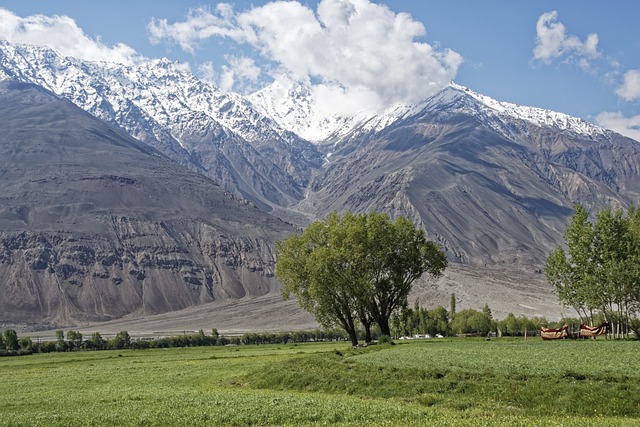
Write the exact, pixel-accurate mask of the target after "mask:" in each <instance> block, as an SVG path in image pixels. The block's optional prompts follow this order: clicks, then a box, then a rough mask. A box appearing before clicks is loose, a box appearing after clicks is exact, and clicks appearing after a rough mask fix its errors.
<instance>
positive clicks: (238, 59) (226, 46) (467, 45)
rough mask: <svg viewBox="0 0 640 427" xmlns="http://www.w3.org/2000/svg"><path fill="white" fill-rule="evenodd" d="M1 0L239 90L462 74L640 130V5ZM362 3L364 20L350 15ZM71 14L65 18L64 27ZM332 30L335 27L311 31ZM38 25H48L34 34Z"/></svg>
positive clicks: (19, 23) (91, 48)
mask: <svg viewBox="0 0 640 427" xmlns="http://www.w3.org/2000/svg"><path fill="white" fill-rule="evenodd" d="M225 5H227V6H225ZM272 6H273V7H272ZM0 7H1V8H4V9H5V11H4V15H3V16H4V18H2V21H0V38H6V39H8V40H10V41H14V42H20V41H22V42H24V41H25V38H26V41H28V42H30V43H35V44H39V43H41V44H55V43H59V44H60V43H62V46H68V45H69V44H70V43H71V42H70V41H69V40H72V39H81V40H80V41H78V42H77V43H76V46H75V48H76V49H79V51H80V52H89V53H91V52H94V56H93V57H92V58H95V57H96V55H97V56H98V57H100V55H102V56H103V57H104V59H110V58H111V56H115V57H116V58H117V57H125V58H130V57H134V56H139V57H144V58H160V57H167V58H169V59H172V60H176V61H180V62H182V63H188V64H189V68H190V69H191V71H192V72H194V73H195V74H198V75H200V76H202V77H205V78H207V79H209V80H211V81H212V82H214V83H216V84H217V85H218V86H221V87H223V88H225V89H228V90H236V91H244V92H247V91H251V90H254V89H258V88H260V87H261V86H263V85H265V84H267V83H268V82H270V81H272V80H273V79H274V78H277V76H278V75H282V74H287V75H288V76H290V77H293V78H296V79H300V78H303V79H304V78H308V79H310V81H311V82H312V83H313V82H318V81H327V82H329V81H330V82H332V84H337V85H340V87H342V88H343V89H344V90H345V91H347V93H349V94H351V96H352V97H357V96H359V95H358V94H362V93H363V92H366V91H367V90H370V91H371V94H373V95H371V94H369V95H368V96H363V98H362V99H363V102H364V100H366V102H371V100H372V99H374V98H372V96H375V99H376V100H377V102H381V103H385V102H386V103H390V102H395V101H398V100H409V101H415V99H414V98H416V97H423V96H426V95H429V94H430V91H431V90H432V89H429V88H430V87H433V88H437V87H439V86H441V85H442V84H443V82H444V81H446V80H450V79H453V80H454V81H455V82H457V83H459V84H461V85H464V86H467V87H469V88H471V89H473V90H475V91H477V92H480V93H482V94H484V95H488V96H490V97H492V98H495V99H497V100H500V101H509V102H514V103H517V104H521V105H530V106H536V107H542V108H549V109H552V110H556V111H560V112H564V113H567V114H570V115H574V116H577V117H582V118H584V119H586V120H589V121H591V122H596V123H599V124H602V125H605V126H607V127H610V128H613V129H615V130H618V131H620V132H624V133H626V134H627V135H630V136H632V137H635V138H636V139H640V29H639V28H640V27H638V26H637V21H638V17H640V2H637V1H635V0H622V1H616V2H604V1H600V0H565V1H561V2H559V1H547V0H537V1H513V0H510V1H504V0H494V1H471V0H468V1H461V0H447V1H438V2H435V1H419V0H387V1H384V2H381V1H378V2H370V1H369V0H322V1H320V2H318V1H311V0H307V1H304V0H303V1H300V2H288V3H281V4H279V7H274V5H273V4H271V5H269V4H268V2H266V1H261V0H253V1H235V2H230V3H223V4H221V3H219V2H205V1H191V0H188V1H187V0H185V1H169V0H133V1H128V2H123V1H119V0H114V1H111V2H88V1H80V0H66V1H46V2H45V1H25V0H15V1H14V0H0ZM356 10H357V11H358V13H360V15H361V16H362V17H363V19H362V20H360V21H356V20H353V19H350V18H349V17H352V16H353V14H354V13H355V12H354V11H356ZM36 14H41V15H44V16H46V17H48V21H46V20H44V21H46V22H44V21H43V19H42V17H40V18H37V17H34V15H36ZM405 14H406V15H405ZM7 16H9V17H11V19H7V18H6V17H7ZM65 16H66V17H68V18H70V20H66V21H65V22H64V23H63V24H64V25H63V24H60V22H57V21H61V18H60V17H65ZM346 18H349V19H348V22H347V20H345V19H346ZM365 18H366V19H365ZM38 19H40V21H43V22H44V23H43V22H40V21H39V20H38ZM3 21H4V22H3ZM69 21H71V22H72V24H69ZM316 21H318V22H316ZM330 23H331V24H330ZM11 25H15V26H16V28H11ZM38 25H39V26H38ZM394 25H395V27H394ZM398 26H400V27H401V28H398ZM43 27H46V31H45V30H43ZM325 27H326V28H329V27H331V28H332V29H333V31H332V32H331V33H328V32H327V33H321V34H320V37H319V38H317V37H307V36H308V33H309V32H314V31H316V32H317V31H324V30H325V29H326V28H325ZM32 28H35V29H36V30H38V31H34V32H33V34H32V35H30V36H29V35H28V34H25V33H28V32H29V31H31V29H32ZM391 31H393V34H389V33H388V32H391ZM27 36H28V37H27ZM20 37H22V38H20ZM341 37H344V39H341ZM318 40H320V42H318ZM387 40H388V41H387ZM65 43H66V45H65ZM407 43H409V44H407ZM95 45H97V47H96V46H95ZM412 45H413V46H412ZM415 46H417V48H416V49H414V47H415ZM334 51H336V52H338V51H339V53H336V54H335V55H333V54H332V52H334ZM70 52H75V51H73V50H71V51H70ZM78 55H80V56H81V55H82V53H80V54H78ZM118 55H120V56H118ZM345 55H347V56H346V57H345ZM345 58H349V60H347V59H345ZM403 61H404V62H403ZM376 73H378V74H376Z"/></svg>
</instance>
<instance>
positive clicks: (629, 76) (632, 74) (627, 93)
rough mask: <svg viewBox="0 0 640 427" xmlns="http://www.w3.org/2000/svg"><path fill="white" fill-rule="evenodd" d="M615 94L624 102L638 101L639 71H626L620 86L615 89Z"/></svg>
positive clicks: (639, 95)
mask: <svg viewBox="0 0 640 427" xmlns="http://www.w3.org/2000/svg"><path fill="white" fill-rule="evenodd" d="M616 94H617V95H618V96H619V97H620V98H622V99H624V100H625V101H634V100H636V99H640V70H629V71H627V72H626V73H625V74H624V81H623V83H622V85H620V86H619V87H618V88H617V89H616Z"/></svg>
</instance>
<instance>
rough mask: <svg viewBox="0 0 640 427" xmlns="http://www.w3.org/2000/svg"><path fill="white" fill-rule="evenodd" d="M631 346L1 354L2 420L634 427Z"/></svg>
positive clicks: (515, 342)
mask: <svg viewBox="0 0 640 427" xmlns="http://www.w3.org/2000/svg"><path fill="white" fill-rule="evenodd" d="M635 344H636V343H634V342H623V341H605V340H600V341H568V342H542V341H541V340H539V339H538V340H533V341H532V340H527V341H524V340H523V339H499V340H491V341H489V342H487V341H485V340H476V339H468V338H467V339H453V340H449V339H444V340H430V341H412V342H410V343H404V344H400V345H396V346H393V347H392V346H371V347H368V348H366V349H357V350H353V349H351V348H350V347H347V346H346V345H345V344H344V343H342V344H341V343H320V344H317V343H313V344H298V345H289V344H288V345H283V344H277V345H263V346H239V347H219V346H218V347H206V348H179V349H162V350H144V351H140V350H116V351H104V352H63V353H55V352H54V353H51V354H41V355H33V356H30V357H22V358H15V357H14V358H2V359H0V372H2V381H0V420H1V421H0V425H7V426H9V425H11V426H27V425H29V426H47V427H58V426H69V425H92V426H96V427H100V426H112V425H118V426H141V425H146V426H164V425H224V426H248V425H260V426H283V425H296V426H297V425H300V426H319V425H331V426H335V427H343V426H362V425H378V426H383V425H387V426H394V425H402V426H407V427H409V426H424V425H429V426H448V427H460V426H472V427H473V426H500V427H505V426H546V425H555V426H560V425H561V426H564V427H578V426H580V427H583V426H587V427H589V426H638V425H640V416H639V415H638V412H639V411H640V402H639V400H640V390H638V387H640V386H639V384H640V381H638V380H639V379H640V378H638V372H640V369H638V368H640V366H638V363H639V362H638V359H637V358H636V357H635V354H636V352H637V348H636V347H637V346H636V345H635ZM119 356H121V357H119ZM594 360H596V361H598V363H591V362H592V361H594ZM541 361H543V363H541ZM52 396H54V397H55V398H52Z"/></svg>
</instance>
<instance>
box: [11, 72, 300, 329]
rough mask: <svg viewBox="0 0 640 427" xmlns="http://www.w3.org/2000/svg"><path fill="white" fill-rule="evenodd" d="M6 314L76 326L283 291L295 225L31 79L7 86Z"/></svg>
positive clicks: (30, 319)
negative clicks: (279, 262)
mask: <svg viewBox="0 0 640 427" xmlns="http://www.w3.org/2000/svg"><path fill="white" fill-rule="evenodd" d="M0 117H2V121H0V321H2V320H7V321H24V322H51V323H57V324H72V323H75V322H82V321H95V320H106V319H113V318H117V317H121V316H125V315H144V314H153V313H163V312H167V311H173V310H180V309H182V308H186V307H189V306H192V305H196V304H200V303H204V302H209V301H213V300H221V299H228V298H241V297H244V296H261V295H264V294H267V293H269V292H274V291H276V290H277V282H276V280H275V279H274V277H273V275H274V265H275V262H274V256H273V249H274V248H273V245H274V242H275V241H276V240H280V239H284V238H285V237H286V236H287V234H288V233H290V232H292V231H293V230H294V228H293V227H292V226H290V225H288V224H286V223H284V222H282V221H281V220H278V219H275V218H273V217H271V216H269V215H268V214H265V213H263V212H260V211H258V209H256V207H255V206H253V205H252V204H250V203H247V202H244V201H241V200H238V199H237V198H235V197H234V196H232V195H231V194H230V193H229V192H227V191H225V190H223V189H222V188H221V187H220V186H219V185H217V184H216V183H215V182H213V181H211V180H210V179H209V178H206V177H204V176H202V175H201V174H198V173H194V172H191V171H189V170H187V169H186V168H184V167H182V166H179V165H177V164H175V163H173V162H172V161H170V160H169V159H168V158H167V157H165V156H164V155H162V154H160V153H159V152H157V151H155V150H154V149H152V148H150V147H148V146H146V145H144V144H142V143H140V142H139V141H136V140H134V139H133V138H131V137H129V136H128V135H126V134H125V133H123V132H121V131H119V130H118V129H115V128H113V127H111V126H109V125H106V124H105V123H102V122H100V121H99V120H98V119H96V118H94V117H92V116H91V115H89V114H87V113H85V112H83V111H82V110H80V109H79V108H78V107H76V106H74V105H73V104H71V103H69V102H68V101H63V100H61V99H59V98H57V97H55V96H54V95H53V94H51V93H48V92H46V91H45V90H43V89H41V88H38V87H36V86H33V85H28V84H23V83H12V82H0Z"/></svg>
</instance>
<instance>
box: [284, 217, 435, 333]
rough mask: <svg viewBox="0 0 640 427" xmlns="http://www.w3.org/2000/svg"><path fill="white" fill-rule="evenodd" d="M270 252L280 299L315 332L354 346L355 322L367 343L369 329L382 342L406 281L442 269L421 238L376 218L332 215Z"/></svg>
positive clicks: (405, 224) (404, 223) (403, 299)
mask: <svg viewBox="0 0 640 427" xmlns="http://www.w3.org/2000/svg"><path fill="white" fill-rule="evenodd" d="M276 250H277V257H278V258H277V259H278V261H277V264H276V275H277V277H278V278H279V279H280V281H281V282H282V295H283V297H285V298H288V297H290V296H291V295H294V296H295V297H296V298H297V300H298V303H299V304H300V306H301V307H302V308H304V309H305V310H307V311H309V312H310V313H312V314H313V315H314V316H315V318H316V320H317V321H318V323H320V324H321V325H323V326H325V327H332V326H336V325H338V326H340V327H342V328H343V329H344V330H345V331H346V332H347V333H348V335H349V337H350V339H351V342H352V343H353V344H354V345H356V344H357V342H358V340H357V334H356V327H357V324H358V322H360V323H361V324H362V325H363V326H364V327H365V330H366V332H367V337H370V333H369V328H370V325H371V324H372V323H373V322H376V323H377V324H378V325H379V326H380V329H381V332H382V333H383V334H387V335H390V330H389V317H390V316H391V314H392V313H393V312H394V311H395V310H397V309H400V308H404V307H406V305H407V296H408V294H409V291H410V289H411V285H412V283H413V281H415V279H417V278H418V277H420V276H421V275H422V274H423V273H424V272H426V271H428V272H430V273H431V274H434V275H439V274H441V272H442V270H443V269H444V268H445V267H446V265H447V261H446V257H445V255H444V253H443V252H442V250H441V249H440V248H439V247H438V246H437V245H436V244H435V243H433V242H429V241H427V239H426V238H425V236H424V232H423V231H422V230H417V229H416V228H415V227H414V226H413V224H411V222H409V221H408V220H406V219H404V218H399V219H398V220H396V221H395V222H392V221H391V220H390V219H389V217H388V216H387V215H385V214H381V213H370V214H359V215H356V214H353V213H351V212H347V213H345V214H344V215H342V216H341V215H338V214H337V213H332V214H330V215H329V216H328V217H327V218H326V219H325V220H321V221H316V222H314V223H312V224H310V225H309V226H308V227H307V228H306V229H305V230H304V232H303V233H302V234H300V235H293V236H290V237H289V238H288V239H287V240H285V241H284V242H278V243H277V245H276Z"/></svg>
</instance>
